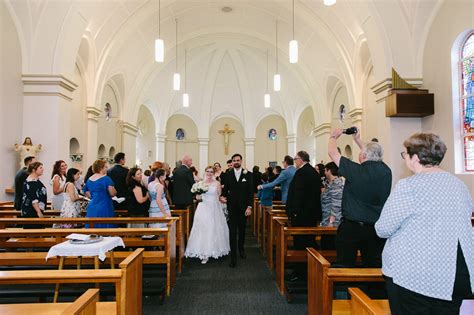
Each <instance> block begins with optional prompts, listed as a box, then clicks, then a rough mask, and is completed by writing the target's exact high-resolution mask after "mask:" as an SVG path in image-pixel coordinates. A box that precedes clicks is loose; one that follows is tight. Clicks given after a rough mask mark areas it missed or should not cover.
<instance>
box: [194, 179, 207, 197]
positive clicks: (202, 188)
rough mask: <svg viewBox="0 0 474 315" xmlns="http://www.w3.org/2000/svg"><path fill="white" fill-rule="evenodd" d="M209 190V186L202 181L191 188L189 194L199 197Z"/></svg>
mask: <svg viewBox="0 0 474 315" xmlns="http://www.w3.org/2000/svg"><path fill="white" fill-rule="evenodd" d="M208 190H209V185H207V184H206V183H204V181H200V182H197V183H195V184H194V185H193V187H191V192H192V193H193V194H196V195H201V194H204V193H206V192H207V191H208Z"/></svg>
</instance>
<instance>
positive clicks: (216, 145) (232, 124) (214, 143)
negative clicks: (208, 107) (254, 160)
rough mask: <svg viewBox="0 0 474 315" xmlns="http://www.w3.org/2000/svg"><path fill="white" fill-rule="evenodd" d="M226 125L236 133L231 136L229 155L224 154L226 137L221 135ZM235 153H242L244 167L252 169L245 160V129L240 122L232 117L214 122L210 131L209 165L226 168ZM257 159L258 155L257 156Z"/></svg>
mask: <svg viewBox="0 0 474 315" xmlns="http://www.w3.org/2000/svg"><path fill="white" fill-rule="evenodd" d="M225 124H228V125H229V129H231V130H234V133H233V134H231V135H230V136H229V151H228V152H229V153H228V154H225V152H224V135H222V134H220V133H219V130H223V129H224V126H225ZM234 153H240V154H241V155H242V157H243V159H244V164H243V165H244V167H246V168H249V169H251V168H252V167H253V165H247V164H246V163H247V162H246V160H245V144H244V129H243V127H242V125H241V124H240V122H239V121H237V120H236V119H234V118H230V117H222V118H219V119H217V120H216V121H214V122H213V123H212V125H211V128H210V130H209V163H210V164H213V163H215V162H219V163H221V165H222V167H223V168H224V169H225V168H226V166H225V165H226V161H227V160H228V159H230V157H231V156H232V155H233V154H234ZM255 157H257V154H255Z"/></svg>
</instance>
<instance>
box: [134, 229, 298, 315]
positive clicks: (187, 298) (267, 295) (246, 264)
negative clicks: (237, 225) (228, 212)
mask: <svg viewBox="0 0 474 315" xmlns="http://www.w3.org/2000/svg"><path fill="white" fill-rule="evenodd" d="M247 231H248V234H250V233H251V232H250V231H249V229H248V230H247ZM246 253H247V259H245V260H242V259H240V258H238V261H237V267H236V268H230V267H229V257H224V258H220V259H219V260H215V259H210V260H209V262H208V263H207V264H205V265H202V264H201V262H200V261H199V260H198V259H187V260H185V263H184V266H183V272H182V273H181V274H180V275H178V277H177V279H176V286H175V288H174V289H173V291H172V293H171V296H170V297H167V298H166V299H165V301H164V304H163V305H159V304H158V300H157V298H153V297H152V298H145V297H144V298H143V314H305V313H306V303H304V304H296V303H292V304H288V303H287V302H286V299H285V298H284V297H283V296H281V295H280V294H279V293H278V290H277V287H276V284H275V280H274V279H273V276H272V275H271V273H270V270H269V269H268V268H267V266H266V263H265V260H264V258H263V256H262V255H261V254H260V252H259V248H258V245H257V243H256V240H255V238H254V237H247V240H246Z"/></svg>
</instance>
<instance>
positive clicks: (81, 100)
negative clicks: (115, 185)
mask: <svg viewBox="0 0 474 315" xmlns="http://www.w3.org/2000/svg"><path fill="white" fill-rule="evenodd" d="M73 81H74V82H75V83H76V84H77V88H76V90H75V91H74V94H73V98H72V101H71V111H70V115H69V117H68V118H67V119H69V126H70V137H71V138H75V139H76V140H77V141H78V143H79V148H78V151H77V152H76V153H82V154H85V153H86V152H85V150H86V148H87V130H86V127H87V116H86V110H85V108H86V95H85V88H84V80H83V77H82V74H81V71H80V70H79V67H78V65H77V64H76V66H75V68H74V77H73ZM69 153H72V152H69ZM65 161H66V163H68V164H69V166H70V167H75V168H78V169H81V170H84V173H85V171H86V170H87V167H89V166H88V165H86V164H85V159H84V158H83V160H82V161H78V162H75V161H72V160H71V158H70V157H69V156H68V157H65Z"/></svg>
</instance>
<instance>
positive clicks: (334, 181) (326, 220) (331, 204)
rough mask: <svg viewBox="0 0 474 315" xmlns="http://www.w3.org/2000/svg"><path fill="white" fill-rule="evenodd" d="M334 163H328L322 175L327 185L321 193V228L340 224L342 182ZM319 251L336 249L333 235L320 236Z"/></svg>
mask: <svg viewBox="0 0 474 315" xmlns="http://www.w3.org/2000/svg"><path fill="white" fill-rule="evenodd" d="M338 170H339V168H338V167H337V165H336V163H334V162H329V163H327V164H326V165H325V166H324V174H325V177H326V179H327V182H328V185H327V187H326V189H324V190H323V192H322V193H321V209H322V212H323V219H322V220H321V226H331V227H338V226H339V223H340V222H341V216H342V214H341V203H342V191H343V189H344V181H343V180H342V178H341V177H339V173H338ZM321 249H323V250H324V249H336V238H335V236H334V235H323V236H321Z"/></svg>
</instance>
